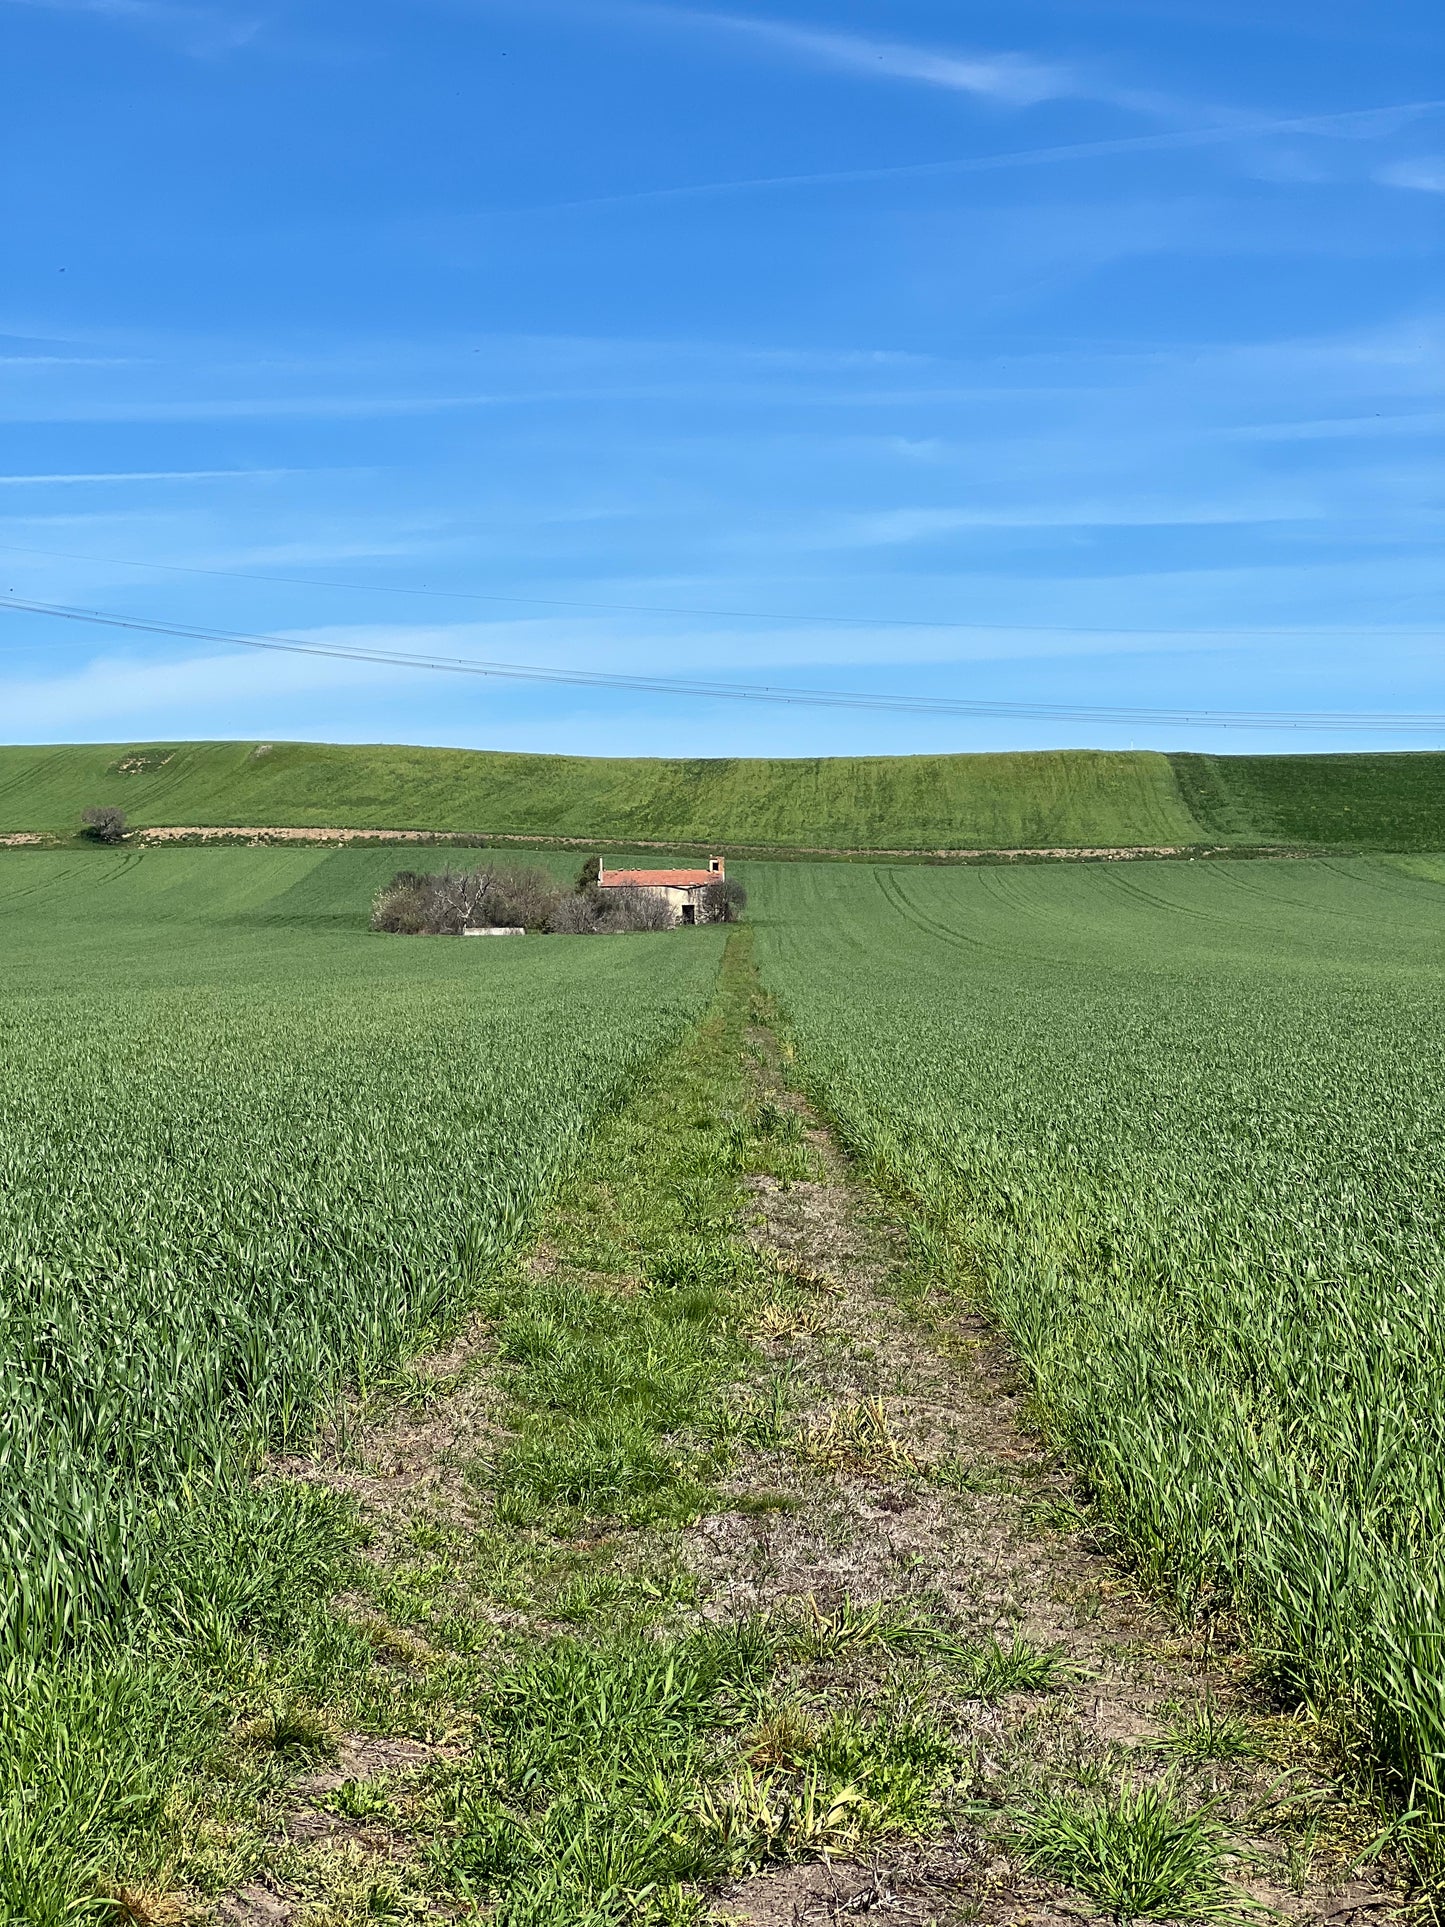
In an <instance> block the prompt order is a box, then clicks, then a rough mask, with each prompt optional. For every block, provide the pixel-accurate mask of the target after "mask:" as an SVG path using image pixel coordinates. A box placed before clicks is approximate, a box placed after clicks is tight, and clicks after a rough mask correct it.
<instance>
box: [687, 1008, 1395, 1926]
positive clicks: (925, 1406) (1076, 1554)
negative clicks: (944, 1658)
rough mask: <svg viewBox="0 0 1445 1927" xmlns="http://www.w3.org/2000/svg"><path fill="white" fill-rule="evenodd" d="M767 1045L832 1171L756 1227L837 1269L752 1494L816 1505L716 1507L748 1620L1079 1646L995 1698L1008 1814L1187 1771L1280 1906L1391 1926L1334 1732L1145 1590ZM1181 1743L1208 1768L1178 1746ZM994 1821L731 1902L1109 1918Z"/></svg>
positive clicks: (998, 1777) (804, 1263) (799, 1256)
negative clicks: (943, 1621) (937, 1301)
mask: <svg viewBox="0 0 1445 1927" xmlns="http://www.w3.org/2000/svg"><path fill="white" fill-rule="evenodd" d="M756 1042H757V1044H758V1045H759V1047H760V1058H761V1061H762V1062H763V1063H764V1064H766V1065H767V1066H768V1068H767V1069H766V1070H764V1071H762V1072H761V1075H762V1076H763V1078H764V1079H765V1081H766V1082H767V1084H768V1085H769V1086H770V1087H771V1089H772V1094H773V1095H774V1096H775V1097H776V1099H777V1100H778V1101H780V1102H781V1103H784V1104H786V1105H788V1106H789V1107H790V1108H791V1109H792V1110H793V1111H794V1112H796V1113H797V1114H798V1115H800V1116H801V1117H802V1119H803V1120H804V1128H805V1131H806V1136H807V1141H808V1145H809V1149H810V1152H811V1155H812V1160H813V1163H814V1168H815V1171H816V1173H817V1175H816V1177H815V1178H814V1179H812V1180H811V1181H804V1182H794V1183H791V1184H787V1185H780V1184H779V1183H778V1182H777V1181H776V1180H774V1179H771V1178H759V1179H755V1180H753V1181H752V1183H751V1185H750V1187H749V1188H750V1191H751V1194H752V1198H753V1201H754V1204H755V1206H756V1210H755V1212H754V1214H753V1222H752V1223H751V1224H750V1226H749V1227H748V1236H749V1238H750V1240H751V1241H752V1242H753V1243H754V1244H755V1246H757V1247H758V1248H759V1249H760V1250H761V1251H764V1252H768V1253H772V1254H776V1255H777V1256H778V1257H780V1258H781V1260H782V1262H783V1264H784V1265H785V1266H787V1267H790V1268H793V1269H795V1270H797V1271H798V1272H800V1273H802V1274H803V1275H805V1276H811V1277H813V1278H815V1279H816V1280H817V1281H818V1284H819V1286H820V1297H819V1311H820V1315H819V1318H818V1321H817V1327H816V1329H812V1330H809V1329H801V1330H795V1331H792V1332H789V1333H786V1334H782V1335H779V1336H778V1337H776V1338H774V1339H772V1340H771V1341H770V1349H771V1350H772V1352H773V1354H774V1357H775V1360H777V1361H778V1362H780V1363H781V1362H785V1363H786V1365H787V1366H788V1367H789V1368H790V1369H791V1372H792V1374H793V1376H794V1383H795V1384H796V1386H797V1387H798V1390H799V1392H800V1394H801V1411H800V1415H799V1417H800V1425H799V1433H800V1439H801V1442H802V1450H801V1451H798V1450H794V1451H792V1452H788V1453H783V1454H778V1455H775V1456H774V1457H772V1458H771V1459H770V1460H768V1461H767V1462H754V1463H753V1464H752V1465H750V1466H747V1467H745V1468H743V1469H741V1472H740V1481H739V1482H740V1483H741V1484H743V1485H747V1484H748V1483H753V1484H762V1485H769V1486H771V1485H776V1486H777V1487H779V1488H780V1489H782V1490H784V1491H791V1492H793V1493H794V1494H795V1495H796V1497H797V1499H798V1501H799V1503H798V1506H797V1509H796V1510H794V1511H790V1512H786V1513H777V1512H774V1513H768V1514H765V1515H763V1516H762V1517H757V1516H748V1515H746V1514H738V1513H730V1514H724V1515H721V1516H719V1517H717V1518H713V1519H710V1520H707V1521H705V1522H704V1523H703V1524H702V1525H701V1526H700V1527H699V1528H698V1530H697V1533H696V1535H695V1538H696V1546H697V1553H696V1557H697V1561H698V1565H699V1568H700V1569H701V1570H702V1571H703V1572H704V1573H705V1574H706V1575H707V1576H708V1577H709V1578H710V1579H711V1580H713V1582H714V1583H715V1584H716V1585H717V1587H718V1589H719V1592H720V1593H721V1594H723V1595H725V1596H728V1597H729V1598H730V1600H731V1602H732V1603H733V1606H734V1609H736V1606H737V1605H738V1604H740V1603H744V1602H745V1603H746V1604H747V1605H748V1606H751V1607H755V1608H756V1607H767V1606H769V1605H777V1604H779V1603H780V1602H782V1601H784V1600H787V1599H797V1598H800V1597H807V1598H810V1599H814V1600H816V1601H817V1602H818V1605H819V1607H820V1609H822V1610H825V1611H833V1610H836V1608H837V1607H838V1605H839V1603H840V1601H841V1600H843V1599H844V1598H847V1599H850V1600H851V1601H852V1602H854V1603H855V1604H860V1603H861V1604H867V1603H869V1602H874V1601H879V1600H883V1599H897V1598H898V1597H900V1596H902V1597H913V1598H916V1599H917V1600H918V1601H919V1602H920V1604H921V1605H926V1606H928V1607H929V1608H930V1609H934V1610H936V1609H938V1608H940V1607H941V1608H942V1610H943V1612H944V1614H945V1615H946V1616H947V1617H948V1618H949V1619H950V1620H952V1621H954V1622H955V1623H958V1624H960V1625H963V1626H966V1627H969V1628H970V1629H972V1630H973V1631H974V1632H975V1633H978V1634H984V1635H988V1634H994V1635H997V1636H999V1637H1000V1638H1001V1639H1005V1640H1020V1639H1022V1640H1026V1641H1028V1642H1029V1643H1030V1644H1031V1645H1033V1646H1035V1647H1037V1648H1039V1649H1043V1650H1052V1651H1056V1652H1058V1653H1060V1654H1061V1655H1063V1656H1064V1658H1065V1660H1066V1670H1067V1672H1068V1673H1069V1674H1071V1675H1072V1680H1071V1682H1070V1683H1069V1684H1068V1685H1066V1686H1065V1688H1064V1690H1062V1691H1059V1692H1056V1693H1054V1694H1051V1695H1050V1696H1049V1697H1048V1698H1047V1699H1045V1700H1042V1701H1041V1700H1040V1699H1039V1698H1038V1696H1036V1695H1027V1694H1018V1695H1014V1696H1011V1697H1009V1698H1006V1699H1005V1700H1004V1701H1003V1702H1002V1703H1001V1704H999V1705H997V1706H993V1707H983V1706H980V1707H977V1708H974V1709H973V1710H972V1714H971V1718H970V1722H969V1724H970V1726H971V1731H970V1733H969V1739H970V1741H971V1743H972V1745H973V1748H974V1752H975V1757H976V1759H977V1762H978V1773H979V1779H978V1787H977V1791H978V1792H980V1793H983V1794H985V1796H986V1798H987V1799H988V1800H989V1802H990V1803H992V1804H999V1805H1005V1806H1006V1805H1008V1804H1011V1803H1026V1802H1027V1801H1028V1799H1029V1797H1030V1795H1031V1794H1032V1793H1034V1792H1036V1790H1037V1789H1038V1787H1039V1786H1040V1785H1041V1784H1042V1783H1049V1782H1053V1783H1057V1784H1059V1785H1061V1786H1067V1785H1068V1784H1069V1783H1070V1782H1072V1783H1073V1784H1074V1785H1075V1786H1077V1787H1080V1788H1090V1787H1093V1786H1096V1785H1100V1784H1104V1785H1107V1784H1109V1783H1110V1782H1119V1781H1121V1780H1129V1781H1134V1782H1138V1783H1156V1784H1157V1783H1158V1782H1160V1781H1161V1780H1162V1779H1163V1778H1164V1777H1165V1775H1166V1774H1167V1773H1168V1772H1169V1770H1170V1767H1171V1766H1173V1767H1174V1770H1175V1771H1176V1773H1178V1774H1180V1776H1181V1779H1182V1780H1184V1781H1185V1782H1192V1785H1191V1788H1190V1790H1191V1792H1192V1793H1194V1794H1195V1795H1196V1796H1197V1797H1201V1798H1204V1799H1210V1798H1218V1799H1219V1800H1220V1802H1221V1810H1222V1812H1223V1813H1224V1815H1225V1816H1226V1818H1227V1820H1228V1821H1229V1822H1230V1831H1231V1835H1232V1840H1231V1845H1232V1846H1233V1848H1234V1849H1236V1850H1237V1851H1238V1853H1239V1855H1240V1859H1239V1860H1238V1861H1237V1863H1236V1864H1235V1866H1234V1868H1233V1874H1234V1880H1235V1882H1236V1884H1237V1885H1238V1886H1239V1888H1240V1889H1241V1890H1242V1891H1243V1892H1244V1893H1245V1894H1247V1895H1248V1896H1249V1897H1250V1898H1251V1899H1252V1900H1253V1901H1254V1902H1256V1903H1258V1904H1261V1905H1263V1906H1265V1907H1267V1908H1269V1909H1271V1910H1273V1911H1275V1912H1276V1913H1278V1914H1279V1915H1280V1916H1283V1917H1285V1918H1288V1919H1292V1920H1296V1921H1300V1922H1306V1921H1311V1922H1313V1921H1319V1922H1324V1921H1329V1922H1331V1923H1333V1924H1334V1927H1346V1923H1351V1922H1362V1921H1365V1920H1370V1921H1380V1920H1383V1919H1386V1918H1389V1917H1391V1916H1392V1915H1393V1914H1394V1913H1395V1912H1396V1911H1397V1910H1398V1908H1399V1906H1400V1894H1399V1891H1398V1889H1396V1888H1394V1887H1392V1886H1390V1885H1386V1884H1384V1883H1382V1882H1380V1881H1379V1880H1378V1879H1372V1878H1359V1877H1355V1876H1354V1875H1353V1873H1352V1867H1351V1852H1352V1849H1353V1850H1354V1851H1356V1852H1357V1851H1358V1849H1359V1848H1360V1847H1361V1846H1363V1845H1364V1844H1365V1840H1366V1838H1367V1837H1368V1833H1369V1831H1370V1826H1369V1821H1368V1819H1367V1817H1366V1816H1364V1815H1362V1814H1361V1813H1360V1812H1359V1811H1357V1810H1351V1809H1350V1808H1348V1807H1346V1806H1343V1805H1341V1804H1340V1803H1339V1802H1338V1799H1337V1796H1336V1793H1335V1790H1334V1788H1333V1786H1332V1782H1331V1778H1330V1776H1329V1774H1328V1773H1327V1772H1326V1771H1325V1763H1324V1761H1323V1760H1322V1758H1321V1755H1320V1748H1319V1736H1318V1735H1317V1733H1316V1732H1315V1731H1314V1729H1313V1728H1312V1727H1311V1726H1310V1725H1309V1723H1308V1722H1306V1721H1303V1720H1301V1719H1298V1718H1293V1717H1289V1716H1287V1715H1283V1714H1280V1713H1278V1712H1269V1711H1267V1710H1266V1709H1265V1706H1264V1703H1263V1702H1262V1701H1261V1699H1260V1698H1259V1696H1258V1695H1257V1694H1256V1695H1251V1693H1250V1692H1249V1691H1248V1689H1247V1686H1246V1685H1245V1684H1244V1680H1243V1676H1244V1675H1245V1674H1247V1671H1248V1667H1247V1662H1246V1661H1245V1659H1244V1657H1243V1656H1242V1655H1241V1654H1239V1653H1238V1652H1227V1653H1224V1654H1220V1653H1217V1652H1212V1651H1211V1650H1209V1648H1208V1647H1206V1645H1205V1643H1204V1642H1203V1641H1202V1640H1201V1639H1200V1638H1198V1637H1191V1636H1190V1635H1189V1634H1188V1633H1186V1632H1185V1631H1183V1630H1182V1629H1181V1628H1180V1627H1179V1626H1178V1625H1177V1623H1174V1622H1173V1621H1172V1620H1171V1619H1170V1618H1169V1616H1167V1615H1166V1614H1165V1613H1163V1612H1162V1611H1161V1610H1160V1609H1159V1608H1158V1607H1156V1606H1153V1605H1151V1604H1150V1603H1149V1602H1148V1601H1147V1600H1146V1599H1144V1598H1143V1597H1141V1596H1140V1594H1139V1592H1138V1591H1137V1589H1136V1588H1135V1586H1134V1584H1133V1582H1132V1581H1131V1578H1130V1576H1129V1574H1128V1572H1127V1569H1126V1568H1125V1566H1124V1565H1123V1564H1122V1563H1121V1562H1120V1561H1119V1560H1118V1559H1117V1558H1116V1557H1114V1556H1111V1552H1110V1549H1109V1548H1108V1546H1107V1545H1106V1544H1104V1543H1101V1541H1100V1538H1099V1536H1098V1535H1097V1533H1096V1532H1095V1531H1094V1530H1092V1529H1091V1527H1090V1525H1089V1523H1088V1517H1087V1510H1086V1508H1084V1507H1082V1506H1081V1505H1080V1503H1079V1496H1078V1493H1077V1491H1076V1489H1075V1487H1074V1484H1073V1482H1072V1481H1071V1480H1070V1478H1069V1477H1068V1475H1067V1473H1066V1472H1065V1471H1064V1470H1063V1469H1062V1468H1061V1467H1060V1466H1059V1465H1058V1464H1057V1463H1056V1462H1055V1461H1054V1460H1053V1459H1052V1458H1051V1457H1050V1456H1049V1454H1048V1453H1047V1452H1046V1451H1045V1450H1044V1449H1043V1447H1042V1446H1041V1445H1040V1443H1039V1441H1038V1439H1037V1437H1036V1436H1035V1435H1034V1434H1033V1433H1031V1432H1030V1431H1029V1429H1028V1427H1027V1424H1026V1413H1027V1404H1026V1397H1025V1393H1024V1388H1023V1387H1022V1386H1021V1385H1020V1384H1019V1382H1018V1380H1017V1377H1016V1375H1015V1372H1014V1369H1013V1366H1012V1363H1011V1360H1010V1358H1009V1355H1008V1352H1007V1350H1006V1348H1005V1347H1004V1346H1003V1345H1001V1344H1000V1342H999V1341H998V1338H997V1336H996V1335H995V1334H994V1333H993V1332H991V1331H990V1329H989V1328H988V1326H987V1325H986V1324H985V1322H984V1321H983V1320H982V1319H980V1318H978V1317H976V1316H968V1315H964V1316H962V1317H960V1316H959V1315H958V1314H957V1313H956V1312H954V1311H951V1310H950V1309H949V1308H947V1307H944V1308H942V1320H941V1328H940V1329H938V1330H935V1331H934V1332H933V1333H931V1334H930V1333H928V1332H927V1331H926V1330H925V1329H924V1328H923V1327H922V1325H921V1324H920V1322H919V1320H918V1319H917V1318H906V1317H903V1316H901V1315H900V1309H899V1302H898V1297H897V1295H896V1287H897V1284H898V1281H899V1279H900V1278H901V1277H903V1276H904V1275H905V1274H906V1272H907V1268H908V1256H907V1251H906V1248H905V1245H904V1241H903V1239H902V1237H901V1234H900V1230H899V1227H898V1225H897V1223H896V1222H895V1221H894V1220H893V1218H892V1215H891V1214H890V1213H889V1211H888V1210H887V1209H886V1208H885V1206H884V1205H883V1203H882V1201H881V1200H880V1199H879V1198H878V1197H877V1196H876V1195H875V1194H873V1193H872V1192H871V1191H870V1190H869V1189H868V1188H866V1187H865V1186H863V1185H862V1184H860V1183H859V1182H858V1181H857V1179H856V1178H855V1177H854V1176H853V1175H852V1174H851V1172H850V1171H849V1168H848V1166H847V1164H846V1162H845V1160H844V1159H843V1157H842V1156H841V1154H840V1153H839V1152H838V1150H837V1148H836V1146H835V1145H834V1143H833V1141H832V1139H831V1137H830V1136H829V1134H828V1133H827V1132H826V1131H825V1130H824V1129H823V1128H822V1127H821V1126H820V1124H819V1122H818V1120H817V1118H816V1117H815V1116H814V1115H813V1114H812V1113H811V1112H810V1111H809V1110H808V1108H807V1106H806V1105H805V1104H804V1103H803V1102H802V1100H801V1099H799V1098H798V1097H797V1096H796V1095H795V1094H793V1093H790V1092H788V1091H787V1090H786V1089H785V1088H784V1087H783V1086H782V1085H781V1083H780V1081H779V1078H778V1072H777V1068H776V1063H775V1059H774V1058H773V1052H772V1040H771V1039H770V1038H768V1037H766V1036H762V1037H759V1038H758V1039H757V1040H756ZM739 1593H741V1594H742V1600H741V1601H740V1600H739V1599H738V1595H739ZM1211 1725H1212V1726H1213V1727H1215V1728H1217V1729H1218V1730H1217V1732H1216V1733H1215V1735H1214V1743H1215V1744H1214V1749H1213V1750H1217V1751H1218V1752H1220V1753H1223V1754H1225V1755H1226V1756H1227V1755H1229V1754H1231V1753H1233V1754H1234V1757H1232V1758H1230V1757H1225V1758H1212V1759H1211V1758H1208V1757H1198V1758H1195V1759H1194V1760H1192V1761H1189V1760H1188V1758H1187V1755H1188V1752H1189V1751H1193V1752H1194V1753H1195V1754H1197V1755H1205V1756H1207V1755H1208V1754H1209V1752H1210V1751H1211V1750H1212V1749H1211V1744H1210V1727H1211ZM1171 1739H1173V1740H1175V1741H1176V1742H1178V1744H1179V1745H1180V1747H1181V1750H1183V1751H1184V1752H1185V1759H1184V1760H1181V1759H1179V1758H1178V1757H1177V1756H1175V1755H1173V1754H1172V1753H1171V1752H1170V1751H1168V1750H1165V1749H1166V1748H1167V1746H1168V1743H1169V1742H1170V1741H1171ZM987 1833H988V1829H986V1828H985V1829H984V1830H983V1831H981V1832H980V1831H977V1830H971V1829H967V1828H965V1829H963V1830H961V1831H958V1832H956V1833H954V1834H953V1835H952V1836H951V1837H948V1838H946V1839H944V1840H942V1841H939V1842H937V1843H934V1844H931V1845H923V1846H920V1845H916V1844H914V1845H907V1846H903V1847H900V1848H899V1849H897V1850H894V1851H891V1852H888V1851H885V1852H881V1853H875V1854H873V1855H871V1856H870V1857H869V1859H868V1860H867V1862H866V1863H865V1864H863V1865H854V1866H840V1865H836V1864H835V1865H828V1864H818V1865H814V1866H802V1867H793V1868H787V1869H782V1870H779V1871H775V1872H767V1873H764V1874H762V1875H760V1876H758V1877H756V1878H754V1879H752V1880H750V1881H748V1882H745V1883H743V1884H741V1885H739V1886H737V1887H735V1888H734V1889H733V1890H732V1891H731V1892H730V1893H729V1894H728V1895H726V1896H725V1901H726V1904H727V1907H728V1908H729V1910H730V1912H731V1915H732V1916H733V1917H735V1918H736V1919H737V1920H738V1921H739V1922H740V1923H746V1927H783V1923H788V1924H789V1927H793V1924H794V1923H801V1922H805V1921H814V1920H818V1921H822V1920H832V1919H839V1918H852V1917H853V1916H855V1915H860V1914H861V1915H868V1916H871V1915H873V1914H879V1915H881V1916H882V1917H884V1918H887V1919H889V1920H896V1921H900V1922H902V1921H917V1922H936V1923H937V1927H946V1924H948V1923H955V1922H957V1923H961V1922H964V1921H980V1920H986V1921H999V1922H1004V1921H1008V1922H1020V1923H1022V1922H1024V1921H1033V1922H1037V1923H1045V1922H1050V1921H1055V1920H1064V1919H1067V1920H1071V1921H1078V1920H1081V1919H1084V1920H1087V1919H1092V1918H1099V1919H1104V1918H1108V1917H1109V1916H1108V1915H1106V1914H1098V1913H1095V1912H1094V1910H1092V1909H1091V1908H1090V1906H1089V1905H1088V1903H1087V1902H1085V1901H1083V1900H1081V1898H1080V1896H1079V1895H1078V1894H1076V1893H1069V1892H1067V1891H1064V1892H1061V1891H1060V1888H1059V1885H1058V1883H1057V1882H1052V1883H1051V1882H1049V1881H1047V1880H1045V1879H1042V1878H1038V1877H1031V1876H1030V1875H1029V1874H1028V1873H1027V1871H1026V1870H1025V1869H1024V1867H1023V1866H1022V1864H1021V1862H1020V1859H1019V1857H1018V1856H1017V1855H1015V1854H1012V1853H1010V1852H1008V1851H1007V1850H1001V1849H1000V1847H999V1845H998V1843H997V1842H996V1841H994V1842H993V1843H992V1844H990V1841H989V1839H988V1838H987Z"/></svg>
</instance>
